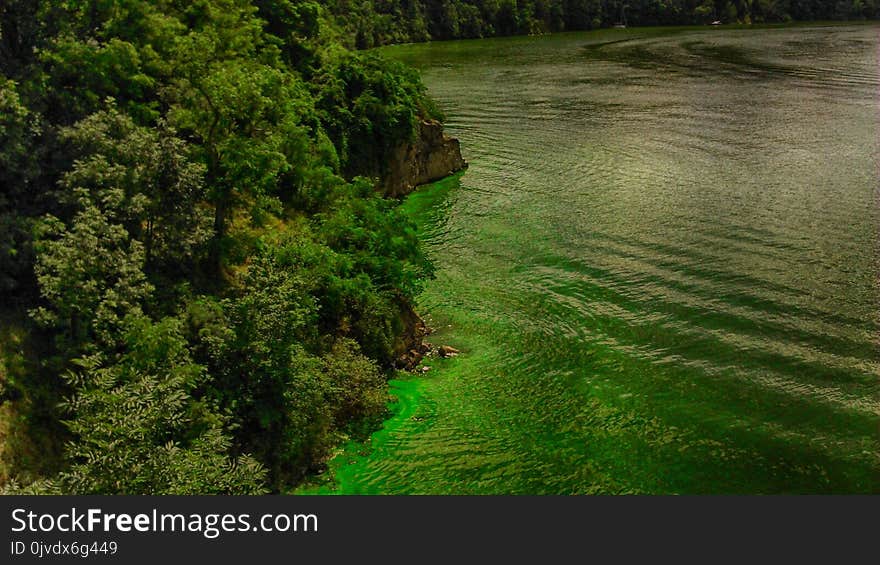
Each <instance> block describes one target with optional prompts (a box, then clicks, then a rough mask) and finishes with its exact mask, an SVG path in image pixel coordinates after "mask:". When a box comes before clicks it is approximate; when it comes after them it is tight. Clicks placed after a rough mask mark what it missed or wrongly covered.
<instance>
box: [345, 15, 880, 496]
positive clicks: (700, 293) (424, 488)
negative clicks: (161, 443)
mask: <svg viewBox="0 0 880 565" xmlns="http://www.w3.org/2000/svg"><path fill="white" fill-rule="evenodd" d="M878 34H880V28H878V27H872V26H854V27H821V26H817V27H797V28H781V29H763V30H758V29H755V30H733V29H702V30H694V29H690V30H623V31H608V32H601V33H585V34H562V35H556V36H548V37H538V38H517V39H500V40H484V41H466V42H451V43H439V44H433V45H420V46H406V47H398V48H392V49H389V50H388V51H387V53H388V54H391V55H392V56H396V57H399V58H401V59H403V60H405V61H407V62H408V63H410V64H413V65H415V66H416V67H418V68H419V69H421V70H422V73H423V76H424V79H425V82H426V83H427V85H428V87H429V90H430V92H431V94H432V95H433V96H434V97H435V98H436V100H437V101H438V102H439V103H440V105H441V107H442V108H444V110H445V111H446V112H447V114H448V117H449V124H448V130H449V132H450V133H451V134H453V135H455V136H457V137H459V138H460V139H461V141H462V145H463V149H464V153H465V156H466V158H467V159H468V160H469V161H470V165H471V166H470V169H469V170H468V171H467V172H466V173H465V174H464V175H463V176H461V177H460V179H452V180H448V181H446V182H444V183H440V184H438V185H435V186H433V187H428V188H426V189H424V190H422V191H420V192H419V193H417V194H415V195H413V196H412V197H411V199H410V200H409V201H408V202H407V204H406V206H407V207H408V209H409V211H410V212H411V213H412V214H413V217H414V218H416V219H417V221H418V222H419V224H420V226H421V229H422V233H423V237H424V240H425V242H426V244H427V246H428V249H429V252H430V255H431V256H432V257H433V259H434V260H435V261H436V264H437V266H438V272H437V279H436V280H435V281H433V282H432V283H431V284H430V285H429V286H428V288H427V289H426V291H425V293H424V295H423V296H422V298H421V311H422V312H424V313H426V314H427V315H428V316H429V319H430V321H431V323H432V325H433V326H434V327H436V328H438V330H439V331H438V333H437V335H435V336H433V337H432V338H430V339H431V341H433V342H434V343H448V344H451V345H453V346H455V347H458V348H460V349H461V350H462V351H463V352H464V354H463V355H462V356H460V357H458V358H455V359H452V360H446V361H443V362H440V363H438V362H435V361H433V360H432V361H429V362H428V364H429V365H431V366H432V369H431V371H430V372H429V373H428V374H427V375H426V376H424V377H408V378H405V379H403V380H400V381H395V389H394V390H395V391H396V394H398V396H399V397H400V398H401V405H400V407H399V408H400V409H399V411H398V414H397V416H395V417H394V418H393V419H392V420H390V421H389V422H388V423H387V424H386V428H385V429H384V430H383V431H382V432H380V433H379V434H377V435H376V436H375V437H374V438H373V440H372V442H371V444H370V445H369V446H367V447H364V448H361V454H360V455H356V454H353V453H349V454H346V455H345V456H342V457H340V458H338V460H337V461H336V463H335V466H336V475H337V478H338V481H339V486H340V491H341V492H348V493H366V492H380V493H623V492H649V493H670V492H676V493H710V492H711V493H779V492H880V443H878V440H880V384H878V382H880V381H878V377H880V357H878V323H880V321H878V297H880V288H878V241H877V238H878V227H880V211H878V170H880V169H878V163H880V160H878V155H880V150H878V136H877V133H878V128H877V125H878V85H880V78H878V58H877V54H878V47H880V40H878Z"/></svg>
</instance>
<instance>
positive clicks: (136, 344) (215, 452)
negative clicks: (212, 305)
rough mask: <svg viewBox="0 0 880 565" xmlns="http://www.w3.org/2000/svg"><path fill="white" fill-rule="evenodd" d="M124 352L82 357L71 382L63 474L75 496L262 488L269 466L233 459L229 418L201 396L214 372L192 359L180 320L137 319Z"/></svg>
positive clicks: (131, 321)
mask: <svg viewBox="0 0 880 565" xmlns="http://www.w3.org/2000/svg"><path fill="white" fill-rule="evenodd" d="M122 335H123V340H124V352H123V353H122V354H120V355H118V356H117V359H114V360H112V361H110V360H108V359H107V355H103V354H96V355H93V356H89V357H84V358H82V359H79V360H77V365H78V366H79V369H78V370H77V371H75V372H73V373H71V374H70V375H69V376H68V377H67V378H68V380H69V381H70V384H71V385H72V387H73V388H74V389H75V390H76V394H75V395H74V396H73V397H72V398H71V399H70V400H69V401H68V403H67V408H68V409H69V411H70V413H71V414H72V419H71V420H70V421H69V423H68V425H69V427H70V430H71V432H73V434H74V436H75V437H76V438H77V440H76V441H75V442H73V443H72V444H71V446H70V448H69V450H68V457H69V458H70V460H71V465H70V468H69V469H68V470H67V471H65V472H63V473H62V474H61V475H60V477H59V478H58V482H59V484H60V485H61V486H62V487H63V488H62V490H63V491H64V492H69V493H75V494H116V493H125V494H259V493H261V492H263V489H264V487H263V480H264V477H265V471H264V470H263V469H262V467H261V466H260V465H259V463H257V462H256V461H254V460H253V459H252V458H250V457H246V456H245V457H238V458H235V459H232V458H230V457H229V456H228V455H227V453H228V451H229V447H230V440H229V438H228V437H227V436H226V435H225V434H224V433H223V425H224V423H225V422H224V420H225V418H224V415H223V412H221V411H219V410H217V408H216V407H215V406H211V405H210V404H209V403H207V402H204V401H200V400H198V399H196V398H195V397H194V396H193V392H194V391H195V389H196V387H198V386H199V385H200V384H203V383H204V381H205V380H206V378H207V373H206V371H205V369H204V367H202V366H200V365H197V364H195V363H193V362H192V360H191V359H190V357H189V353H188V350H187V343H186V341H185V340H184V339H183V338H182V336H181V333H180V323H179V321H178V320H175V319H173V318H166V319H164V320H161V321H160V322H156V323H154V322H151V321H150V320H149V319H147V318H145V317H143V316H138V315H131V316H129V317H128V318H127V319H126V320H125V328H124V330H123V333H122Z"/></svg>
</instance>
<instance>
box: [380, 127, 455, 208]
mask: <svg viewBox="0 0 880 565" xmlns="http://www.w3.org/2000/svg"><path fill="white" fill-rule="evenodd" d="M465 167H467V163H466V162H465V160H464V158H463V157H462V156H461V147H460V145H459V142H458V140H457V139H455V138H453V137H449V136H448V135H446V134H445V133H443V124H441V123H440V122H438V121H436V120H425V121H422V122H420V123H419V126H418V132H417V134H416V138H415V141H412V142H405V143H401V144H400V145H398V146H397V147H395V148H394V150H393V151H392V152H391V159H390V163H388V171H387V173H386V174H385V177H384V178H383V179H382V188H383V190H384V192H385V195H386V196H391V197H398V196H404V195H406V194H409V193H410V192H412V190H413V189H414V188H415V187H417V186H419V185H420V184H426V183H429V182H433V181H435V180H440V179H442V178H444V177H447V176H449V175H451V174H452V173H455V172H457V171H460V170H462V169H464V168H465Z"/></svg>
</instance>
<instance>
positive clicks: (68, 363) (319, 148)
mask: <svg viewBox="0 0 880 565" xmlns="http://www.w3.org/2000/svg"><path fill="white" fill-rule="evenodd" d="M340 37H341V36H340V32H339V30H338V27H337V26H336V25H335V24H334V23H333V20H332V17H331V15H329V14H328V13H326V12H325V10H324V8H322V7H321V6H320V5H318V4H316V3H314V2H300V1H296V0H257V1H254V2H251V1H249V0H195V1H191V0H186V1H179V0H83V1H76V2H69V1H61V0H53V1H49V0H46V1H42V2H35V1H32V0H7V1H5V2H3V3H2V4H0V73H2V76H0V190H2V192H0V292H2V312H0V315H2V331H0V354H2V359H0V361H2V362H0V386H2V390H0V394H2V400H3V404H2V415H0V416H2V417H0V421H2V423H0V425H2V427H0V442H2V452H0V453H2V457H0V471H2V473H0V475H2V476H0V479H2V481H3V482H5V483H6V484H7V489H10V490H16V489H26V490H31V491H50V492H69V493H132V494H137V493H259V492H279V491H284V490H287V489H289V488H290V487H291V486H292V485H295V484H296V482H297V481H299V480H300V479H301V478H302V477H303V476H304V475H305V474H307V473H308V472H310V471H311V470H314V469H315V468H318V467H320V465H321V464H322V462H323V461H324V460H325V459H326V457H327V456H328V454H329V453H330V451H331V449H332V448H333V446H334V445H335V444H337V443H338V442H339V441H340V440H341V439H342V438H344V437H346V436H350V435H352V434H358V433H360V432H363V431H364V430H367V429H369V427H370V425H371V422H373V423H374V422H375V421H376V420H377V419H378V418H381V416H382V414H383V413H384V410H385V404H386V383H385V380H386V373H387V370H388V369H389V368H390V367H391V365H392V361H393V351H394V347H395V340H396V339H397V338H398V336H399V335H400V334H401V333H402V329H403V328H402V327H401V325H402V324H403V321H402V320H403V319H404V318H405V316H404V314H406V313H408V312H409V310H408V309H409V308H410V307H411V306H410V305H411V302H412V299H413V297H414V295H415V294H416V292H417V291H418V289H419V285H420V282H421V281H422V280H423V279H424V278H425V277H427V276H430V272H431V267H430V264H429V263H428V262H427V261H426V259H425V257H424V256H423V255H422V253H421V250H420V247H419V244H418V240H417V238H416V236H415V232H414V230H413V228H412V226H411V225H410V223H409V222H408V221H407V220H406V219H405V218H404V217H403V216H402V214H401V213H400V212H399V211H398V210H397V208H396V205H395V202H392V201H389V200H386V199H384V198H382V197H381V195H378V194H376V191H375V190H374V188H373V187H374V179H368V178H366V177H362V176H359V175H363V174H369V175H372V174H373V173H374V172H375V171H377V170H381V161H382V160H383V159H384V158H385V152H386V151H387V150H388V149H389V148H391V147H392V146H393V145H394V144H395V143H398V142H400V141H402V140H405V139H407V138H408V137H410V136H412V135H414V131H415V130H414V128H415V127H416V123H417V120H418V119H419V117H420V116H426V115H430V114H431V109H430V104H429V103H428V100H427V98H426V96H425V92H424V88H423V87H422V85H421V83H420V82H419V78H418V75H417V74H415V73H414V71H411V70H409V69H407V68H404V67H403V66H401V65H399V64H396V63H392V62H389V61H387V60H384V59H382V58H380V57H377V56H375V55H369V54H357V53H352V52H350V51H347V50H346V49H345V48H343V47H342V45H341V43H340Z"/></svg>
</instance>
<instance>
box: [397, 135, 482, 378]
mask: <svg viewBox="0 0 880 565" xmlns="http://www.w3.org/2000/svg"><path fill="white" fill-rule="evenodd" d="M467 166H468V165H467V161H465V160H464V158H463V157H462V155H461V144H460V143H459V141H458V139H456V138H454V137H450V136H449V135H447V134H446V133H445V132H444V131H443V124H441V123H440V122H438V121H437V120H422V121H420V122H419V126H418V132H417V134H416V136H415V139H414V140H413V141H408V142H404V143H401V144H399V145H398V146H397V147H396V148H395V149H394V151H393V152H392V155H391V159H390V162H389V166H388V172H387V174H386V175H385V177H384V178H383V179H382V181H381V182H380V189H381V190H382V191H383V192H384V194H385V196H387V197H389V198H401V197H403V196H406V195H407V194H409V193H411V192H412V191H413V190H415V189H416V187H418V186H420V185H423V184H428V183H431V182H434V181H438V180H440V179H443V178H446V177H448V176H449V175H452V174H454V173H457V172H458V171H461V170H463V169H465V168H467ZM400 319H401V322H402V323H403V327H404V331H403V333H402V335H401V336H400V338H399V339H398V341H397V343H396V344H395V348H394V358H395V362H394V366H395V368H396V369H399V370H406V371H422V372H425V371H426V370H427V369H428V367H425V366H424V365H421V366H420V364H421V362H422V360H423V359H424V358H425V357H430V356H440V357H451V356H454V355H457V354H458V350H456V349H454V348H452V347H449V346H447V345H442V346H439V347H437V346H434V345H432V344H430V343H428V342H426V341H425V337H427V336H428V335H430V334H431V329H430V328H429V327H428V326H427V325H426V324H425V321H424V320H423V319H422V318H421V316H419V315H418V313H416V311H415V310H414V309H413V307H412V305H411V304H408V303H405V304H401V311H400Z"/></svg>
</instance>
